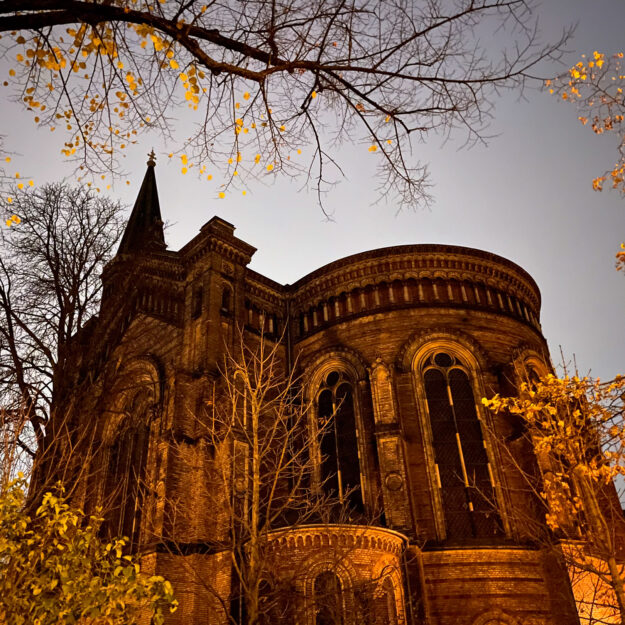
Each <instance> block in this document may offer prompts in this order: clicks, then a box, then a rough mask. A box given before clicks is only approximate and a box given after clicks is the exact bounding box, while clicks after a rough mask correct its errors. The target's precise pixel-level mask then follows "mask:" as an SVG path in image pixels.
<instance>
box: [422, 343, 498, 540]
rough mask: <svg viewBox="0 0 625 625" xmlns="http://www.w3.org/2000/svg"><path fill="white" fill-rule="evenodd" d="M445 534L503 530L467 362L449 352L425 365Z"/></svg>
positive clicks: (451, 537) (477, 535) (489, 533)
mask: <svg viewBox="0 0 625 625" xmlns="http://www.w3.org/2000/svg"><path fill="white" fill-rule="evenodd" d="M423 380H424V384H425V394H426V398H427V404H428V412H429V416H430V424H431V427H432V438H433V444H434V456H435V462H436V470H437V479H438V481H439V486H440V489H441V498H442V502H443V512H444V515H445V529H446V534H447V539H448V540H451V541H460V542H461V541H463V540H466V539H470V538H489V537H494V536H497V535H500V534H501V533H502V529H501V521H500V519H499V515H498V514H497V512H496V509H495V492H494V488H493V484H492V480H491V475H492V473H491V470H490V466H489V463H488V457H487V455H486V449H485V447H484V438H483V435H482V428H481V425H480V421H479V418H478V414H477V409H476V406H475V397H474V395H473V389H472V387H471V382H470V379H469V375H468V372H467V369H466V367H465V366H464V365H463V364H462V363H460V362H459V361H458V360H457V359H456V358H455V357H453V356H450V355H449V354H447V353H445V352H438V353H436V354H434V355H433V356H431V357H430V358H429V359H428V360H427V361H426V363H425V365H424V367H423Z"/></svg>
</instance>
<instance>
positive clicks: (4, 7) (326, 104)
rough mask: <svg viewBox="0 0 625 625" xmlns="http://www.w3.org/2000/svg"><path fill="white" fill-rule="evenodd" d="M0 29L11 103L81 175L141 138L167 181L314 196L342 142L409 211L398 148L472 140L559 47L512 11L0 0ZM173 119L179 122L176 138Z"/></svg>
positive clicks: (334, 2) (338, 0)
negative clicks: (270, 187) (147, 139)
mask: <svg viewBox="0 0 625 625" xmlns="http://www.w3.org/2000/svg"><path fill="white" fill-rule="evenodd" d="M495 32H496V33H497V37H496V38H494V39H493V38H492V37H490V36H489V35H490V34H491V33H495ZM0 33H4V34H3V38H2V40H1V42H0V44H1V45H2V49H3V53H4V55H5V57H6V58H8V59H10V60H11V61H12V65H11V67H10V69H9V77H8V79H7V84H12V86H13V87H14V94H15V97H16V99H17V100H18V101H19V102H20V103H22V104H23V105H24V106H25V107H26V108H27V109H28V111H29V112H32V115H33V119H34V122H35V123H36V124H39V125H41V126H45V127H47V128H53V129H61V128H62V129H64V130H67V132H66V133H65V134H64V143H63V147H62V150H61V151H62V153H63V154H64V155H66V156H67V157H69V158H71V159H75V160H76V161H77V163H79V164H80V165H82V166H83V167H86V168H87V169H88V170H90V171H91V172H92V173H98V174H99V173H102V172H105V173H106V172H109V171H112V170H113V171H115V170H116V169H117V168H118V164H119V157H120V155H121V154H123V151H124V150H125V149H126V148H127V147H128V146H129V145H131V144H132V143H134V142H136V141H137V137H138V135H139V134H140V133H141V132H142V131H144V130H147V129H156V130H158V131H160V132H161V133H162V134H163V135H165V136H166V137H167V139H168V143H170V144H172V145H174V146H175V150H174V152H172V154H170V156H173V155H174V153H175V154H176V156H177V157H180V159H181V167H182V173H186V172H187V171H191V168H192V167H193V168H194V169H193V171H197V172H198V174H199V175H201V176H203V177H208V179H211V178H212V177H213V176H216V175H217V174H220V175H221V176H222V177H223V180H224V184H225V186H226V189H225V190H227V188H228V187H229V186H231V185H234V186H239V187H240V186H242V185H244V184H245V182H244V181H245V179H246V178H248V179H249V178H250V177H254V176H259V175H261V174H267V173H268V172H273V173H276V172H284V173H285V174H287V175H291V176H300V177H301V179H302V180H303V181H304V182H305V184H310V185H311V186H312V187H313V188H314V189H316V191H317V193H318V194H319V197H320V198H321V194H322V192H323V191H324V190H327V189H328V186H329V185H331V184H332V183H333V182H335V181H336V178H337V175H339V174H340V173H341V169H340V164H339V162H338V161H337V160H336V159H337V156H336V154H337V153H336V148H337V146H339V145H340V144H341V143H343V142H346V141H347V142H356V143H359V144H362V145H363V150H368V151H369V152H371V153H373V154H372V156H371V158H372V159H375V163H376V166H377V169H378V180H379V194H380V196H387V195H391V196H395V197H396V198H397V199H398V201H399V202H400V203H401V204H402V205H404V206H410V207H414V206H415V205H416V204H418V203H419V202H423V201H424V200H426V199H427V171H426V165H425V164H423V163H420V162H419V161H418V160H417V159H415V158H414V155H413V148H414V147H415V144H416V143H417V142H419V141H423V140H425V139H427V138H429V137H430V135H431V134H433V133H437V134H440V135H442V136H445V135H447V134H448V133H450V132H452V131H454V130H461V131H463V132H464V135H465V137H466V141H467V142H468V143H473V142H476V141H484V130H485V128H486V125H487V122H488V120H489V118H490V116H491V112H492V107H493V103H494V99H495V97H496V95H497V94H498V92H500V91H501V90H502V89H507V88H515V89H523V87H524V86H525V85H526V83H527V81H528V80H533V79H534V78H535V73H536V72H537V70H536V66H537V64H538V63H540V62H541V61H544V60H545V59H553V58H557V57H558V56H559V54H560V51H561V49H562V45H563V43H564V42H565V40H566V38H567V33H563V35H562V37H561V38H559V39H558V40H557V41H554V42H551V43H548V44H543V43H541V42H540V40H539V37H538V35H537V34H538V27H537V23H536V3H535V2H530V1H528V0H486V1H482V2H475V1H474V0H460V1H459V2H448V1H447V0H429V1H428V2H406V1H405V0H387V1H385V2H371V1H370V0H350V1H349V2H347V1H345V0H273V1H270V2H267V1H265V0H240V1H237V2H228V1H226V2H209V1H206V2H205V1H204V0H201V1H200V0H191V1H187V0H161V1H160V2H153V1H152V0H139V1H135V0H132V1H131V0H114V1H111V2H91V1H87V0H19V1H18V0H5V1H4V2H1V3H0ZM485 35H486V36H485ZM484 41H488V44H487V45H485V44H484V43H483V42H484ZM180 106H185V107H186V106H188V107H189V109H190V111H191V114H192V116H193V119H194V120H195V121H196V123H197V125H196V130H194V131H193V132H192V133H191V135H190V136H189V137H187V138H185V139H182V140H179V136H180V135H179V133H176V132H172V129H173V128H174V126H173V120H172V117H171V116H172V114H173V113H174V112H176V113H179V112H180ZM186 135H187V132H186V131H185V132H184V136H185V137H186ZM224 192H225V191H224ZM222 193H223V192H222ZM320 201H321V200H320Z"/></svg>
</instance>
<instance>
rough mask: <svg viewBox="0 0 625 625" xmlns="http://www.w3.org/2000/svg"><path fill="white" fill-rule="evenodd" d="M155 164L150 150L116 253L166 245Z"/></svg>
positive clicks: (152, 248)
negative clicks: (146, 165) (135, 198)
mask: <svg viewBox="0 0 625 625" xmlns="http://www.w3.org/2000/svg"><path fill="white" fill-rule="evenodd" d="M155 166H156V155H155V154H154V150H152V151H151V152H150V154H148V169H147V171H146V172H145V177H144V178H143V183H142V184H141V189H140V190H139V195H137V200H136V202H135V205H134V208H133V209H132V213H130V219H128V223H127V224H126V230H125V231H124V236H123V237H122V241H121V243H120V244H119V249H118V250H117V253H118V254H138V253H141V252H150V251H158V250H164V249H165V248H166V247H167V245H166V244H165V235H164V234H163V220H162V219H161V208H160V205H159V203H158V191H157V189H156V176H155V174H154V168H155Z"/></svg>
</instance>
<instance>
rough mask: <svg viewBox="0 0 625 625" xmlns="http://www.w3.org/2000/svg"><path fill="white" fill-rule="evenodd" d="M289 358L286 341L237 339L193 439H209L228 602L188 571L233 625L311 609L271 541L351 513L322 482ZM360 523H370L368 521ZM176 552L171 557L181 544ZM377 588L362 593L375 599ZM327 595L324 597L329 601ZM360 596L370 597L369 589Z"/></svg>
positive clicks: (339, 555)
mask: <svg viewBox="0 0 625 625" xmlns="http://www.w3.org/2000/svg"><path fill="white" fill-rule="evenodd" d="M283 349H284V346H283V344H282V343H281V342H280V341H276V342H273V341H271V340H270V339H268V338H266V337H265V336H264V335H261V336H260V337H256V338H255V337H250V336H249V335H246V336H244V335H243V332H242V331H240V332H239V340H238V341H237V342H236V348H235V350H233V351H230V352H228V353H227V354H226V357H225V364H224V366H223V368H222V371H221V372H220V375H219V376H218V377H217V378H216V379H215V381H214V383H213V387H212V392H211V394H210V395H209V396H208V398H207V399H206V401H205V409H204V411H203V412H201V413H200V414H199V416H197V422H196V425H197V427H196V432H198V431H199V432H202V433H203V434H202V435H203V436H204V437H205V438H206V441H207V444H208V445H209V446H210V448H211V449H212V450H213V451H212V454H211V457H212V460H211V461H210V462H209V463H208V464H207V465H206V466H205V467H204V469H203V477H202V478H201V479H198V480H195V481H197V482H199V483H201V484H202V488H203V489H204V493H205V497H206V498H207V500H208V501H209V502H210V509H211V510H212V524H213V528H217V529H216V530H215V532H214V533H215V535H216V536H217V538H216V539H213V543H214V547H215V548H216V549H217V551H222V552H227V553H230V554H231V567H232V582H231V584H232V586H231V588H230V592H229V594H227V595H225V596H224V594H223V593H224V591H223V588H222V587H214V586H211V585H210V582H208V581H207V579H206V576H205V575H203V574H202V573H201V572H200V571H195V570H194V569H193V564H192V563H189V564H185V566H187V567H188V569H189V573H190V574H191V576H192V578H193V579H195V580H196V581H197V582H198V583H199V584H200V585H201V586H203V588H204V591H205V592H207V593H208V595H209V596H211V597H212V598H213V599H214V601H215V604H216V605H218V606H220V608H219V609H220V611H221V612H222V615H223V617H224V619H227V620H228V621H229V622H231V623H233V625H239V624H240V623H245V624H246V625H263V624H266V625H269V623H280V622H284V623H287V622H288V623H291V622H294V621H296V620H297V619H298V618H301V617H303V615H304V614H305V613H306V612H307V611H310V610H314V609H315V608H314V606H312V605H311V603H310V602H311V601H312V598H311V597H305V596H303V594H302V593H301V592H299V591H298V590H297V587H298V580H301V579H303V577H304V576H305V574H306V573H307V571H304V570H298V569H297V567H295V568H294V569H293V570H290V571H289V572H288V575H286V577H285V574H284V570H283V567H282V566H281V565H280V564H278V563H276V562H275V561H274V559H275V554H272V553H271V549H270V546H271V542H272V541H273V540H276V539H278V538H280V537H282V536H285V535H288V533H289V532H292V531H293V530H294V529H297V528H300V527H302V526H306V525H311V524H317V523H323V522H333V523H341V522H343V523H345V522H349V521H348V517H349V516H350V512H351V511H350V509H349V496H350V494H351V493H346V497H345V498H344V500H343V501H340V500H339V498H338V496H337V494H336V493H332V492H330V491H329V490H328V489H327V488H324V486H325V485H324V484H323V483H322V481H321V479H320V471H319V463H320V460H321V456H320V447H319V443H318V437H314V436H312V435H311V426H312V425H313V421H315V422H316V419H315V418H314V417H313V410H312V403H311V402H310V401H309V400H307V399H306V397H305V393H304V388H303V380H302V378H300V377H299V376H297V375H296V374H295V373H294V370H292V371H287V370H286V369H285V360H284V358H283ZM331 418H332V417H331ZM331 418H330V419H328V421H327V422H326V424H325V425H324V424H319V423H316V425H317V426H318V429H317V431H316V433H317V436H323V434H324V428H328V427H332V423H331ZM185 456H186V462H189V463H190V464H189V465H188V467H187V470H186V474H187V475H189V474H190V471H192V470H193V466H192V465H193V464H194V463H195V462H196V460H193V459H192V458H194V457H189V456H188V455H187V452H186V451H185V450H184V449H182V448H181V449H180V450H179V453H178V454H177V457H178V459H179V460H180V461H182V462H185ZM169 504H170V511H169V515H170V519H169V524H170V526H171V527H172V528H173V527H175V526H177V527H178V530H180V529H181V528H183V527H188V524H189V519H188V517H187V515H186V514H185V512H184V511H183V508H182V507H181V506H180V505H179V504H180V502H172V501H170V502H169ZM360 522H361V523H363V524H366V523H367V522H368V521H367V520H366V519H364V517H363V518H362V520H361V521H360ZM360 529H361V531H364V529H363V528H360ZM172 533H173V534H178V533H179V531H176V530H175V529H174V530H173V531H172ZM172 547H173V550H174V551H175V550H176V541H174V542H173V545H172ZM326 551H327V556H328V560H329V561H331V563H334V566H336V567H339V566H340V564H341V562H342V561H343V560H344V559H345V558H348V557H349V553H350V548H349V547H345V546H327V547H326ZM278 571H281V573H280V574H278ZM378 581H379V580H370V582H369V583H368V584H366V586H367V589H366V590H367V591H368V592H369V593H370V594H371V595H372V594H373V589H374V587H375V585H376V583H377V582H378ZM330 590H331V589H330ZM330 590H329V589H327V588H326V589H325V591H327V592H326V593H325V594H328V593H330ZM360 592H361V594H362V595H363V596H364V594H365V584H362V588H360ZM330 595H331V593H330V594H328V596H327V597H325V599H324V601H325V602H326V603H327V604H328V605H331V604H332V601H335V600H337V598H336V597H334V596H330ZM317 600H318V601H319V600H320V598H319V597H317ZM337 618H338V617H337ZM324 622H325V621H324ZM336 622H337V623H338V622H339V621H338V620H337V621H336ZM362 622H363V623H365V622H368V621H367V620H366V619H365V620H363V621H362Z"/></svg>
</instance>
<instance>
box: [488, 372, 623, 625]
mask: <svg viewBox="0 0 625 625" xmlns="http://www.w3.org/2000/svg"><path fill="white" fill-rule="evenodd" d="M624 390H625V378H624V377H622V376H619V377H617V378H615V379H614V380H612V381H610V382H601V381H600V380H598V379H597V380H593V379H590V378H587V377H584V378H579V377H577V376H569V375H568V374H567V373H566V372H565V376H564V377H563V378H561V379H560V378H557V377H555V376H554V375H552V374H548V375H546V376H543V377H542V378H532V379H531V380H527V381H524V382H522V383H521V384H520V388H519V396H518V397H500V396H498V395H496V396H495V397H493V398H492V399H484V400H482V401H483V402H484V404H485V405H486V406H488V407H490V408H491V409H492V410H493V411H494V412H495V413H504V414H505V413H506V412H507V413H509V414H511V415H513V416H514V417H515V418H517V419H519V421H520V429H519V432H520V433H521V436H522V437H523V438H525V440H526V441H527V447H528V448H529V449H533V450H534V451H535V454H536V460H537V465H536V468H537V470H535V471H534V470H531V468H530V469H528V468H527V465H526V466H524V467H522V466H521V464H520V463H519V462H518V461H517V462H516V469H517V470H518V472H519V473H520V474H521V475H522V476H523V478H524V481H525V484H526V485H527V487H528V489H529V490H530V491H531V492H532V493H533V494H534V495H535V498H536V500H539V501H542V502H543V506H544V518H545V520H546V523H547V525H548V527H549V529H550V530H551V532H546V531H545V530H544V528H543V529H540V525H541V524H540V523H538V524H537V523H534V525H533V529H531V530H530V532H531V534H532V535H533V536H534V538H535V539H538V540H541V541H542V543H543V544H544V545H547V546H549V547H551V548H554V549H557V550H558V552H559V553H562V554H563V556H564V559H565V562H566V565H567V567H568V569H569V575H570V577H571V582H572V585H573V590H574V592H575V595H576V599H577V600H578V610H579V612H580V615H581V616H583V619H584V622H585V623H587V624H590V623H620V624H621V625H625V540H624V539H625V520H624V519H623V511H622V509H621V503H620V501H619V497H618V494H617V491H616V489H615V487H614V484H613V480H614V478H616V477H617V476H621V478H622V476H624V475H625V422H624V408H625V405H624V401H623V398H624ZM501 449H502V450H503V451H504V452H506V451H507V452H508V455H507V457H508V458H511V459H513V458H512V455H511V454H510V453H509V445H508V444H503V445H502V446H501ZM513 460H514V459H513ZM517 513H518V511H517ZM523 522H524V523H525V522H526V519H525V518H524V519H523Z"/></svg>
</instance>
